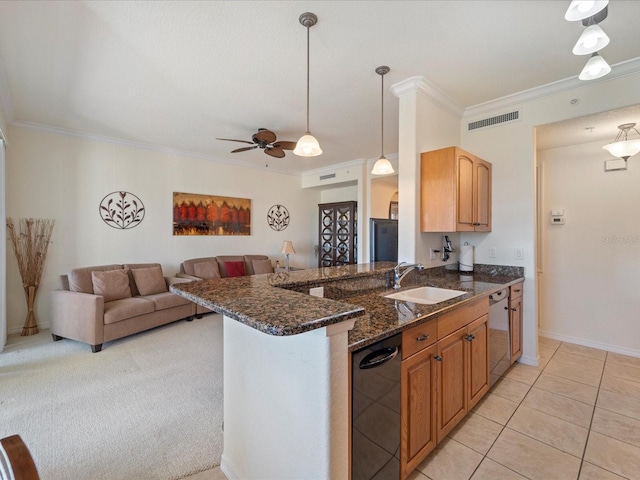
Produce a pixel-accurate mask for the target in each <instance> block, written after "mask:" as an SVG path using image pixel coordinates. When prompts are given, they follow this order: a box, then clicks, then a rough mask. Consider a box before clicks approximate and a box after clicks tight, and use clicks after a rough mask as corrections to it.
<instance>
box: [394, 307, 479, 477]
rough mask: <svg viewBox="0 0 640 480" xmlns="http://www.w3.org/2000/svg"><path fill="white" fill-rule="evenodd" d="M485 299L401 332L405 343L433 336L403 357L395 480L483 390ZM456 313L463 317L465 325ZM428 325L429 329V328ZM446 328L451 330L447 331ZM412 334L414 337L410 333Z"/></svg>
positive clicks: (441, 436)
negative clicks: (428, 334)
mask: <svg viewBox="0 0 640 480" xmlns="http://www.w3.org/2000/svg"><path fill="white" fill-rule="evenodd" d="M488 309H489V306H488V299H487V298H484V299H481V300H479V301H477V302H475V303H473V304H470V305H467V306H465V307H462V308H461V309H460V310H454V311H453V312H449V313H447V314H444V315H442V316H441V317H440V318H438V319H434V320H430V322H431V323H429V322H428V323H426V324H424V325H421V326H418V327H414V328H413V329H410V330H407V331H406V332H403V350H404V345H405V341H406V339H411V338H413V337H414V336H416V338H424V336H425V334H423V333H422V331H425V330H426V329H429V330H431V331H433V330H435V326H436V322H437V326H438V334H439V335H438V337H437V339H438V340H437V341H436V338H433V340H432V341H431V342H425V345H424V346H423V347H422V348H421V349H419V350H417V351H416V347H415V345H414V344H411V349H410V352H411V353H412V354H411V355H409V356H405V355H404V353H403V360H402V381H401V398H402V403H401V407H400V413H401V427H400V478H401V479H405V478H407V476H408V475H409V474H410V473H411V472H412V471H413V470H414V469H415V468H416V467H417V466H418V464H420V462H422V460H424V459H425V458H426V456H427V455H428V454H429V453H430V452H431V451H432V450H433V449H434V448H435V447H436V445H437V444H438V443H439V442H440V441H442V440H443V439H444V438H445V437H446V436H447V434H448V433H449V432H450V431H451V430H452V429H453V428H454V427H455V426H456V425H457V424H458V422H460V420H462V418H464V416H465V415H466V414H467V412H468V411H469V410H470V409H471V408H473V406H475V404H476V403H478V401H479V400H480V399H481V398H482V397H483V396H484V394H485V393H487V391H488V390H489V316H488ZM461 312H463V313H465V314H467V315H469V317H467V319H466V321H463V320H462V318H461ZM429 325H431V327H429ZM452 325H455V326H456V327H457V329H456V330H455V331H453V332H452V333H449V332H451V330H453V328H452V327H451V326H452ZM414 332H415V333H414Z"/></svg>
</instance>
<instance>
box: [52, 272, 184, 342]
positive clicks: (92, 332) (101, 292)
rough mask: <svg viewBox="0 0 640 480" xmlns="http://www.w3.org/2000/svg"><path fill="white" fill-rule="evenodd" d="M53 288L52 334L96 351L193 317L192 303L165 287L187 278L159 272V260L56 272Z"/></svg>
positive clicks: (54, 337)
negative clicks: (58, 283)
mask: <svg viewBox="0 0 640 480" xmlns="http://www.w3.org/2000/svg"><path fill="white" fill-rule="evenodd" d="M60 279H61V282H62V289H61V290H54V291H53V292H52V293H51V334H52V336H53V339H54V340H55V341H58V340H61V339H63V338H69V339H72V340H78V341H80V342H85V343H88V344H89V345H91V350H92V351H93V352H94V353H95V352H99V351H100V350H101V349H102V344H103V343H104V342H109V341H111V340H116V339H118V338H122V337H125V336H127V335H131V334H134V333H138V332H142V331H144V330H148V329H150V328H153V327H157V326H160V325H164V324H166V323H170V322H174V321H176V320H180V319H183V318H184V319H187V320H192V319H193V315H195V313H196V305H195V304H194V303H193V302H191V301H189V300H187V299H185V298H182V297H180V296H178V295H176V294H174V293H171V292H169V290H168V286H169V285H171V284H173V283H180V282H188V281H189V280H186V279H179V278H168V277H164V276H163V275H162V268H161V266H160V264H159V263H144V264H124V265H117V264H116V265H102V266H96V267H85V268H76V269H74V270H71V271H70V272H69V274H68V275H61V276H60Z"/></svg>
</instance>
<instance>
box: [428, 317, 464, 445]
mask: <svg viewBox="0 0 640 480" xmlns="http://www.w3.org/2000/svg"><path fill="white" fill-rule="evenodd" d="M465 335H466V329H465V328H461V329H460V330H457V331H455V332H453V333H452V334H451V335H448V336H446V337H444V338H443V339H442V340H440V341H439V342H438V343H437V344H436V346H437V350H438V354H437V356H436V357H435V359H436V361H437V369H436V374H437V376H436V378H437V382H438V390H437V392H438V397H437V421H438V423H437V440H438V442H440V441H442V439H444V438H445V437H446V436H447V434H448V433H449V432H450V431H451V430H452V429H453V427H455V426H456V425H457V423H458V422H459V421H460V420H461V419H462V418H463V417H464V416H465V414H466V413H467V400H466V399H467V396H466V383H467V368H466V367H465V364H466V355H467V347H466V345H465V343H466V340H465V339H464V337H465Z"/></svg>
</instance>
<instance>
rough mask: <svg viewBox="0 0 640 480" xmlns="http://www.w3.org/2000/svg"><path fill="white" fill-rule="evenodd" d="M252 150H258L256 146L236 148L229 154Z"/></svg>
mask: <svg viewBox="0 0 640 480" xmlns="http://www.w3.org/2000/svg"><path fill="white" fill-rule="evenodd" d="M254 148H258V145H254V146H253V147H242V148H236V149H235V150H231V153H237V152H246V151H247V150H253V149H254Z"/></svg>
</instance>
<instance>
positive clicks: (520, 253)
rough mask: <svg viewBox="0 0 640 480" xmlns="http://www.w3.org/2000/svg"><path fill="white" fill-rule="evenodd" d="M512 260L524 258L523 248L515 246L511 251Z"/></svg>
mask: <svg viewBox="0 0 640 480" xmlns="http://www.w3.org/2000/svg"><path fill="white" fill-rule="evenodd" d="M513 258H514V260H524V248H516V249H515V251H514V252H513Z"/></svg>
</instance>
